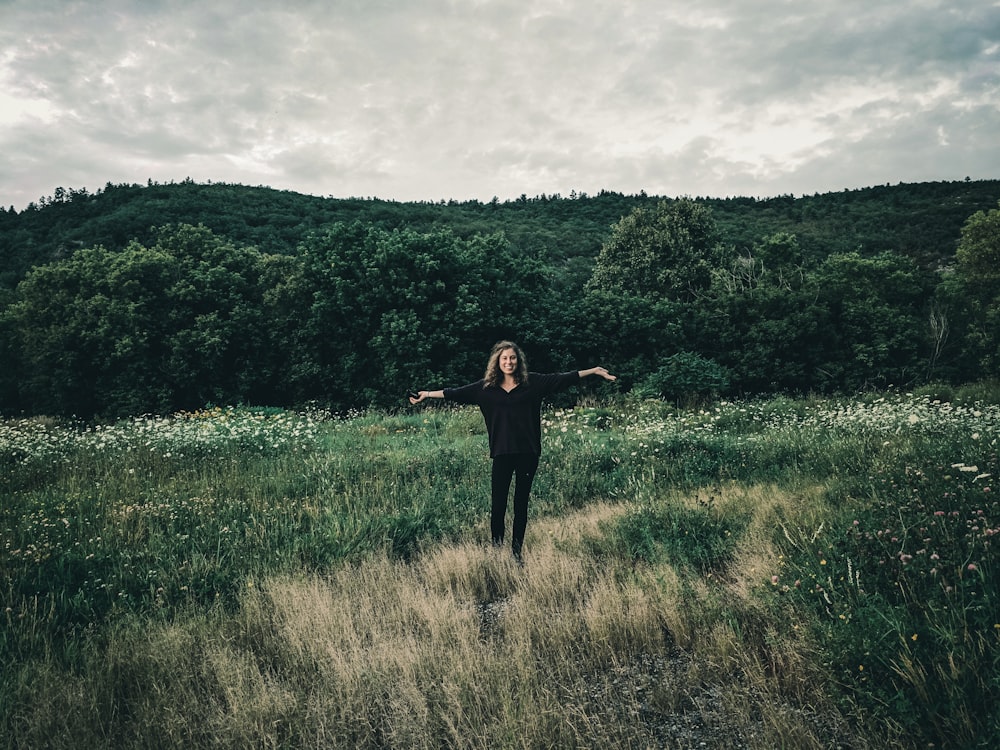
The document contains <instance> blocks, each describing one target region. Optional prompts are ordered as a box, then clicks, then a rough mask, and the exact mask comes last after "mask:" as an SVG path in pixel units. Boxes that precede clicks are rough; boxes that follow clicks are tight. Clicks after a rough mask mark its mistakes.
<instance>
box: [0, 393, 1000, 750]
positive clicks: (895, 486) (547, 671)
mask: <svg viewBox="0 0 1000 750" xmlns="http://www.w3.org/2000/svg"><path fill="white" fill-rule="evenodd" d="M989 393H991V391H990V390H989V389H988V388H985V387H982V388H980V389H978V390H972V389H968V391H967V392H965V391H963V393H962V394H956V393H954V392H952V393H949V394H945V395H947V396H949V397H952V398H954V400H953V401H946V400H941V398H939V396H940V395H941V394H938V393H936V392H935V393H933V394H931V395H929V396H928V395H915V396H878V395H875V396H871V397H868V398H865V399H858V400H845V401H842V402H835V401H820V400H809V401H791V400H788V399H781V400H772V401H764V402H743V403H722V404H718V405H716V406H713V407H712V408H706V409H702V410H697V411H682V410H676V409H673V408H671V407H668V406H666V405H664V404H662V403H659V402H635V401H633V402H627V401H626V402H621V403H613V404H605V405H602V406H600V407H590V408H576V409H552V410H549V411H547V412H546V414H545V415H544V423H543V428H544V431H545V435H544V438H543V443H544V453H543V457H542V463H541V468H540V471H539V474H538V477H537V479H536V485H535V492H534V493H533V499H532V506H531V517H532V520H531V521H530V522H529V538H528V544H527V546H526V553H527V556H528V568H527V570H519V569H517V568H516V567H510V566H509V560H500V559H493V558H491V557H490V556H489V553H488V552H487V551H486V549H485V545H484V547H483V548H482V549H480V548H479V547H476V546H475V543H476V542H478V541H485V539H486V538H487V536H488V534H487V518H486V516H487V513H488V510H487V506H488V502H487V500H486V495H487V494H488V473H489V459H488V454H487V446H486V439H485V434H484V431H483V428H482V424H481V418H480V417H479V415H478V413H477V412H476V411H475V410H471V409H462V410H448V409H419V410H414V411H410V412H407V413H403V414H395V415H386V414H374V413H373V414H359V415H352V416H350V417H348V418H333V417H331V416H330V415H324V414H319V413H303V414H293V413H288V412H280V411H276V410H254V409H210V410H205V411H201V412H196V413H190V414H179V415H174V416H172V417H169V418H141V419H134V420H128V421H125V422H122V423H119V424H115V425H107V426H90V427H87V426H82V425H75V424H62V423H58V422H54V421H52V420H22V421H9V422H6V423H2V424H0V466H2V468H3V473H2V479H0V497H2V505H0V596H2V608H3V615H2V616H3V617H4V619H5V627H4V628H3V630H2V633H0V661H2V663H3V665H4V677H5V679H4V681H3V686H2V687H0V717H2V718H0V721H2V729H0V735H2V736H4V737H5V738H7V744H8V746H41V745H49V746H94V745H104V746H170V747H172V746H180V745H183V746H185V747H191V746H202V745H205V746H207V745H232V746H236V745H240V746H246V745H247V744H253V745H262V746H266V745H274V746H282V745H289V744H292V745H296V746H302V745H305V746H308V745H312V744H315V745H316V746H323V743H321V742H320V741H319V740H320V738H322V739H323V740H324V741H327V740H329V741H332V742H335V743H340V744H342V745H344V746H352V745H357V746H372V747H375V746H385V745H386V744H391V745H393V746H398V745H399V744H408V745H410V746H428V747H430V746H434V747H440V746H442V745H445V746H468V747H481V746H485V745H487V744H493V745H496V744H499V745H501V746H521V745H527V746H569V747H572V746H592V745H594V744H595V743H597V741H598V738H600V739H603V740H604V741H607V742H618V743H619V744H621V743H625V744H628V743H633V744H639V745H642V744H644V743H647V744H648V743H649V742H653V743H655V742H657V741H660V742H664V743H667V744H669V743H670V742H673V743H674V744H677V743H679V742H681V740H682V737H681V735H678V734H676V733H677V732H681V733H683V732H682V730H683V729H684V726H685V725H684V722H685V721H687V720H688V719H690V718H691V717H692V716H695V715H696V716H697V717H698V721H699V722H700V724H699V727H700V728H699V730H698V731H703V732H707V733H708V734H706V735H705V736H706V737H707V738H709V739H712V741H713V742H714V743H715V744H716V745H717V746H727V745H726V744H725V742H729V743H730V745H731V746H736V745H739V744H744V745H745V744H747V743H749V744H750V745H751V746H758V747H773V746H776V745H784V746H803V747H810V746H815V747H823V746H824V744H825V743H827V742H829V741H831V738H832V739H836V740H837V741H838V742H841V741H843V742H846V741H849V742H850V743H853V744H855V745H857V746H864V745H866V744H871V745H872V746H878V747H884V746H893V747H926V746H927V745H928V744H929V743H934V744H935V745H936V746H948V745H949V744H952V743H954V742H956V741H958V742H961V744H962V745H963V746H967V747H976V746H983V747H987V746H990V745H991V744H993V743H995V741H996V740H997V739H998V738H1000V720H998V713H997V708H996V706H998V705H1000V700H998V698H1000V677H998V675H1000V669H998V666H1000V662H998V659H1000V647H998V646H1000V623H998V622H997V619H996V612H997V611H1000V606H998V602H997V597H998V593H1000V592H998V587H997V582H996V580H997V579H996V575H997V572H998V570H997V544H998V543H1000V507H998V505H997V501H996V500H995V499H994V497H995V492H996V491H997V490H996V488H995V479H996V477H997V476H998V475H1000V465H998V460H997V446H998V443H997V441H998V439H1000V438H998V436H1000V408H998V407H997V405H996V402H995V401H993V402H988V401H985V400H982V399H983V397H988V394H989ZM974 396H976V397H979V398H974ZM597 509H606V510H601V511H600V513H597V514H596V515H595V511H596V510H597ZM611 509H613V510H611ZM598 516H599V517H600V520H597V521H593V522H591V520H588V519H591V518H597V517H598ZM570 518H574V519H577V520H575V521H573V524H575V525H574V526H573V528H574V529H575V530H576V531H575V533H574V534H572V535H570V536H569V537H567V538H565V539H564V538H563V536H562V533H561V531H560V529H561V527H562V526H563V525H564V524H567V523H568V521H567V519H570ZM543 530H544V531H543ZM470 544H473V546H472V547H470V546H469V545H470ZM448 550H463V551H462V553H461V555H459V556H458V557H459V558H460V560H461V561H460V562H456V558H455V556H454V555H452V556H451V557H449V554H450V553H449V552H448ZM534 550H537V551H538V553H539V556H540V559H537V560H534V561H533V558H532V555H533V551H534ZM443 560H450V562H447V563H445V562H442V561H443ZM543 570H544V574H542V571H543ZM400 580H405V581H407V582H408V584H409V585H410V586H411V588H413V589H414V591H415V592H416V594H415V596H416V598H415V599H414V600H412V601H410V600H407V603H406V605H405V607H403V609H402V610H399V609H396V610H393V609H392V608H391V606H390V603H391V602H392V601H394V600H398V599H399V598H400V597H401V596H402V593H401V592H400V591H399V589H398V588H397V587H396V584H395V583H393V582H394V581H400ZM364 581H367V584H365V583H363V582H364ZM359 582H362V583H359ZM366 586H367V589H366ZM331 587H332V588H331ZM335 592H336V593H335ZM518 592H520V593H518ZM528 592H530V596H528ZM445 594H447V597H450V598H447V599H446V600H441V599H439V598H437V597H440V596H443V595H445ZM297 596H304V597H307V598H313V599H317V598H318V599H320V600H323V601H326V600H330V601H336V602H338V603H337V604H336V605H334V604H328V605H324V606H327V607H328V608H330V607H333V608H336V607H342V608H347V609H358V608H368V609H370V610H372V612H370V613H369V615H370V616H371V617H374V618H375V619H374V620H371V619H369V620H365V621H364V623H355V624H354V625H351V626H350V627H348V625H347V624H345V623H344V622H341V621H339V620H335V619H331V618H332V611H331V612H327V614H325V615H322V617H321V620H320V622H321V625H316V624H315V623H313V624H312V625H310V624H309V623H310V622H311V620H309V618H315V617H318V616H319V615H318V614H317V613H316V612H315V611H312V610H309V609H308V608H305V609H303V608H302V607H297V606H293V604H292V602H293V601H294V599H295V597H297ZM522 596H524V597H527V598H526V599H519V598H518V597H522ZM331 597H332V598H331ZM381 599H384V601H382V600H381ZM517 602H522V603H521V604H518V603H517ZM317 606H319V605H317ZM393 606H397V607H399V606H403V605H399V604H397V605H393ZM387 607H389V609H386V608H387ZM521 608H523V609H521ZM300 610H301V611H300ZM324 611H326V610H324ZM381 611H384V617H385V618H386V620H387V622H385V623H383V622H382V621H381V620H380V619H379V618H380V617H381V615H379V614H378V613H379V612H381ZM414 611H420V612H423V613H424V614H422V615H420V616H419V617H417V618H416V619H414V618H415V617H416V615H414ZM476 612H478V613H479V614H478V616H477V617H473V618H472V619H471V620H469V619H468V618H469V617H471V616H472V614H474V613H476ZM505 613H506V614H505ZM539 615H541V618H540V619H539ZM564 615H565V617H566V618H568V619H566V621H565V622H563V621H562V618H563V616H564ZM399 618H402V622H403V623H404V625H403V626H400V627H401V629H399V628H397V626H396V625H392V626H391V627H390V625H389V624H388V622H390V621H392V622H395V621H396V620H398V619H399ZM518 618H524V620H523V622H521V620H519V619H518ZM405 623H410V624H409V625H405ZM518 623H520V624H518ZM515 625H516V627H515ZM473 626H474V627H473ZM323 628H326V630H323ZM331 628H332V629H333V630H330V629H331ZM365 628H368V630H369V631H370V632H369V634H368V635H367V636H364V635H363V634H362V633H363V631H364V630H365ZM456 628H457V630H456ZM465 628H471V630H469V631H468V632H467V631H466V630H464V629H465ZM449 629H451V630H450V631H449ZM445 632H452V635H451V636H449V638H450V640H448V639H447V638H446V639H445V642H446V643H450V644H451V646H450V647H449V648H453V649H457V652H456V656H454V660H453V656H451V655H447V654H446V652H447V649H444V650H442V649H441V648H439V647H440V644H441V642H440V640H439V638H440V637H441V635H440V634H442V633H445ZM338 633H340V635H338ZM435 634H438V635H435ZM473 636H475V637H473ZM484 637H485V638H486V640H485V641H483V640H482V638H484ZM355 638H356V639H359V642H358V643H357V644H354V645H352V644H353V643H354V641H352V640H351V639H355ZM468 639H471V640H468ZM473 641H474V642H475V643H473ZM341 649H348V651H350V649H356V652H351V653H354V656H353V657H350V658H349V659H348V657H346V656H344V655H343V654H342V655H341V656H339V657H338V656H337V652H338V650H341ZM425 649H426V651H425ZM463 649H464V650H463ZM396 651H405V652H410V654H411V657H413V658H414V659H417V660H418V661H409V662H405V661H401V660H402V659H403V656H402V654H398V653H395V652H396ZM376 654H377V655H378V659H376V660H375V661H372V658H373V657H374V655H376ZM366 655H367V656H366ZM458 655H461V658H462V659H471V660H478V661H479V662H480V663H481V664H482V665H486V667H485V668H484V669H483V670H470V669H469V668H467V667H463V666H462V665H461V664H460V663H459V662H460V659H459V658H458ZM366 658H367V659H368V667H369V668H370V669H368V670H367V671H366V668H365V664H366V661H365V660H366ZM337 659H347V661H346V662H343V663H341V662H340V661H337ZM379 659H380V660H381V661H379ZM525 659H527V662H525ZM355 660H356V662H355ZM420 660H422V661H420ZM528 664H533V665H534V667H533V670H534V671H525V670H526V669H528V666H527V665H528ZM637 665H639V666H637ZM681 665H683V669H681ZM344 670H346V671H344ZM372 670H374V671H372ZM615 670H619V672H615ZM539 671H540V672H541V674H539ZM681 671H682V672H683V676H684V679H683V680H680V679H678V676H679V675H680V673H681ZM401 673H402V674H404V675H405V676H406V679H405V680H402V681H401V682H399V683H398V685H399V687H393V685H394V684H395V683H393V681H392V680H393V678H398V677H399V676H400V674H401ZM612 674H619V675H621V679H622V680H626V676H630V677H629V679H632V680H634V681H637V684H642V685H643V686H645V687H644V688H643V691H640V692H641V695H638V697H635V701H636V702H634V703H630V702H629V701H628V700H624V699H623V702H622V703H621V704H620V705H617V706H616V707H615V708H614V711H612V710H611V709H608V710H606V711H604V712H602V711H597V710H596V709H595V708H594V699H593V696H594V695H598V694H601V695H605V696H606V697H607V696H612V695H615V689H613V686H612V682H610V681H609V680H610V678H609V677H608V675H612ZM598 675H604V676H603V677H601V678H600V679H599V680H598V677H597V676H598ZM595 680H596V682H595ZM727 680H728V681H730V682H728V683H727V682H726V681H727ZM685 685H686V687H685ZM723 686H726V687H729V688H732V687H733V686H736V692H735V693H733V692H732V691H728V692H727V691H725V690H723ZM647 688H648V689H647ZM588 691H589V693H590V697H589V698H588V697H587V694H588ZM699 691H702V692H699ZM713 691H718V692H713ZM709 695H716V703H719V702H720V701H722V703H723V704H724V706H725V708H726V710H727V711H728V712H729V718H726V719H725V720H723V719H721V718H720V715H721V714H720V713H719V712H717V711H715V710H714V707H710V706H708V705H707V704H706V703H705V701H706V696H709ZM723 695H724V696H725V698H720V697H719V696H723ZM332 696H336V699H334V697H332ZM605 699H606V698H605ZM630 700H631V699H630ZM372 704H378V707H377V708H371V707H370V706H371V705H372ZM337 706H339V707H340V708H336V707H337ZM538 706H542V707H543V709H544V710H542V712H541V716H542V717H543V718H541V719H540V718H539V716H540V714H539V710H538V708H537V707H538ZM560 706H561V708H560ZM567 707H568V708H567ZM810 710H812V711H814V712H815V711H818V712H819V713H818V714H814V718H815V717H816V716H819V717H820V718H819V719H817V720H816V721H811V722H804V723H803V721H802V717H803V716H804V715H806V713H808V711H810ZM630 711H635V712H638V713H637V714H634V715H633V714H630V713H629V712H630ZM615 712H624V713H623V714H621V715H619V714H618V713H615ZM635 716H640V717H641V718H642V720H641V721H638V723H637V720H636V719H635ZM663 717H666V718H665V719H664V721H668V720H669V721H671V722H673V724H671V726H674V727H675V730H669V731H675V734H674V735H669V732H668V734H667V735H664V734H663V732H667V731H668V730H666V729H663V728H662V727H661V728H660V729H656V727H657V726H658V724H657V722H658V721H659V719H662V718H663ZM685 717H687V718H685ZM755 717H756V718H755ZM483 722H486V723H487V725H488V726H489V728H488V729H484V728H483V726H484V724H483ZM154 724H155V725H156V726H158V727H160V729H158V730H156V732H155V733H151V732H152V730H151V729H149V728H148V727H149V726H152V725H154ZM529 726H530V727H531V729H530V732H529V733H528V734H527V735H526V734H524V733H525V732H526V731H528V729H527V728H528V727H529ZM850 726H854V727H856V729H855V730H848V729H845V727H850ZM678 727H679V728H678ZM713 727H714V729H713ZM716 730H717V731H716ZM658 731H659V732H660V734H657V732H658ZM692 731H693V730H692ZM713 731H715V732H716V733H715V734H711V732H713ZM752 737H757V738H758V739H756V740H753V741H751V740H750V739H749V738H752ZM310 738H311V739H310ZM657 738H659V739H657ZM671 738H672V739H671ZM727 738H728V739H727ZM313 740H315V741H313ZM719 743H722V744H719ZM755 743H756V744H755ZM768 743H771V744H768ZM710 744H712V743H710ZM327 746H328V744H327Z"/></svg>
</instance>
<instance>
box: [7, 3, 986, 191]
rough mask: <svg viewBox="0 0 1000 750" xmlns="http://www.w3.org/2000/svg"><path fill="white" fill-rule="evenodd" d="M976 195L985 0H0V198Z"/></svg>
mask: <svg viewBox="0 0 1000 750" xmlns="http://www.w3.org/2000/svg"><path fill="white" fill-rule="evenodd" d="M967 176H969V177H972V178H973V179H995V178H1000V0H698V2H693V0H689V1H688V2H680V1H679V0H327V1H325V2H321V1H320V0H315V1H312V0H285V1H284V2H278V0H257V1H255V2H254V1H251V0H197V1H196V2H190V1H188V0H107V1H104V0H90V1H87V2H73V1H70V0H66V1H60V0H0V205H4V206H10V205H13V206H15V207H16V208H18V209H20V208H23V207H24V206H25V205H26V204H27V203H28V202H29V201H37V200H38V198H39V197H41V196H48V195H51V194H52V193H53V191H54V189H55V188H56V187H65V188H76V189H79V188H87V189H89V190H91V191H93V190H95V189H98V188H101V187H103V186H104V185H105V184H106V183H107V182H114V183H118V182H129V183H131V182H139V183H145V182H146V181H147V180H149V179H152V180H154V181H157V182H169V181H171V180H175V181H180V180H183V179H185V178H187V177H190V178H192V179H194V180H195V181H197V182H207V181H213V182H236V183H242V184H248V185H269V186H271V187H274V188H280V189H288V190H294V191H299V192H303V193H311V194H315V195H331V196H336V197H348V196H363V197H367V196H377V197H380V198H390V199H396V200H404V201H408V200H435V201H436V200H440V199H450V198H455V199H459V200H461V199H467V198H477V199H480V200H484V201H486V200H489V199H491V198H492V197H493V196H497V197H499V198H500V199H501V200H504V199H508V198H516V197H517V196H519V195H521V194H522V193H523V194H526V195H528V196H536V195H539V194H541V193H545V194H553V193H560V194H562V195H564V196H566V195H569V194H570V193H571V192H572V191H574V190H575V191H577V192H586V193H596V192H598V191H600V190H601V189H608V190H616V191H621V192H625V193H637V192H639V191H641V190H645V191H646V192H647V193H650V194H656V195H666V196H677V195H691V196H699V195H704V196H727V195H754V196H767V195H776V194H789V193H791V194H795V195H800V194H812V193H814V192H827V191H833V190H841V189H844V188H857V187H866V186H870V185H876V184H885V183H893V184H894V183H897V182H900V181H903V182H918V181H925V180H961V179H964V178H965V177H967Z"/></svg>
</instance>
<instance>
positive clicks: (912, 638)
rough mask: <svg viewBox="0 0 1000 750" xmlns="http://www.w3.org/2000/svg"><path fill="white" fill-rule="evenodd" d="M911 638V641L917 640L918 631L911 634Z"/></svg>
mask: <svg viewBox="0 0 1000 750" xmlns="http://www.w3.org/2000/svg"><path fill="white" fill-rule="evenodd" d="M910 640H911V641H915V640H917V634H916V633H914V634H913V635H911V636H910Z"/></svg>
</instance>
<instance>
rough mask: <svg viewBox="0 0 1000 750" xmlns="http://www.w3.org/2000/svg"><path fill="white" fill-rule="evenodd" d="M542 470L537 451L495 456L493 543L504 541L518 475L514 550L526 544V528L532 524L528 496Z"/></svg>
mask: <svg viewBox="0 0 1000 750" xmlns="http://www.w3.org/2000/svg"><path fill="white" fill-rule="evenodd" d="M537 470H538V456H537V455H535V454H534V453H510V454H507V455H502V456H496V457H495V458H494V459H493V475H492V478H491V483H490V485H491V495H492V500H493V507H492V510H491V513H490V531H491V532H492V533H493V543H494V544H503V531H504V519H505V517H506V515H507V495H508V493H509V492H510V483H511V480H512V479H513V478H514V476H515V475H516V476H517V481H516V482H515V484H514V525H513V527H512V528H511V549H512V550H513V551H514V554H516V555H519V554H521V546H522V545H523V544H524V529H525V527H526V526H527V525H528V495H530V494H531V483H532V482H533V481H534V479H535V472H536V471H537Z"/></svg>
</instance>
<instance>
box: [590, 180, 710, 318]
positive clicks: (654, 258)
mask: <svg viewBox="0 0 1000 750" xmlns="http://www.w3.org/2000/svg"><path fill="white" fill-rule="evenodd" d="M724 258H725V252H724V251H723V248H722V246H721V245H720V244H719V242H718V237H717V232H716V227H715V222H714V220H713V219H712V214H711V211H710V210H709V209H708V208H706V207H705V206H704V205H702V204H700V203H697V202H695V201H693V200H690V199H686V198H684V199H680V200H676V201H662V202H660V203H659V204H658V205H657V206H656V208H655V209H652V210H650V209H647V208H644V207H639V208H636V209H634V210H633V211H632V212H631V213H630V214H629V215H628V216H625V217H624V218H623V219H621V220H620V221H619V222H618V223H617V224H615V225H614V226H613V227H612V230H611V237H610V238H609V239H608V240H607V242H605V243H604V245H603V246H602V247H601V251H600V253H599V254H598V256H597V261H596V264H595V266H594V272H593V275H592V276H591V278H590V281H589V282H588V286H589V288H591V289H595V290H598V289H599V290H604V291H610V292H627V293H629V294H636V295H640V296H645V297H650V298H654V299H657V298H666V299H673V300H691V299H694V298H696V297H697V296H698V294H699V293H700V292H701V291H703V290H704V289H707V288H708V286H709V285H710V283H711V279H712V272H713V270H714V269H716V268H718V267H719V266H720V265H721V264H722V262H723V260H724Z"/></svg>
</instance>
